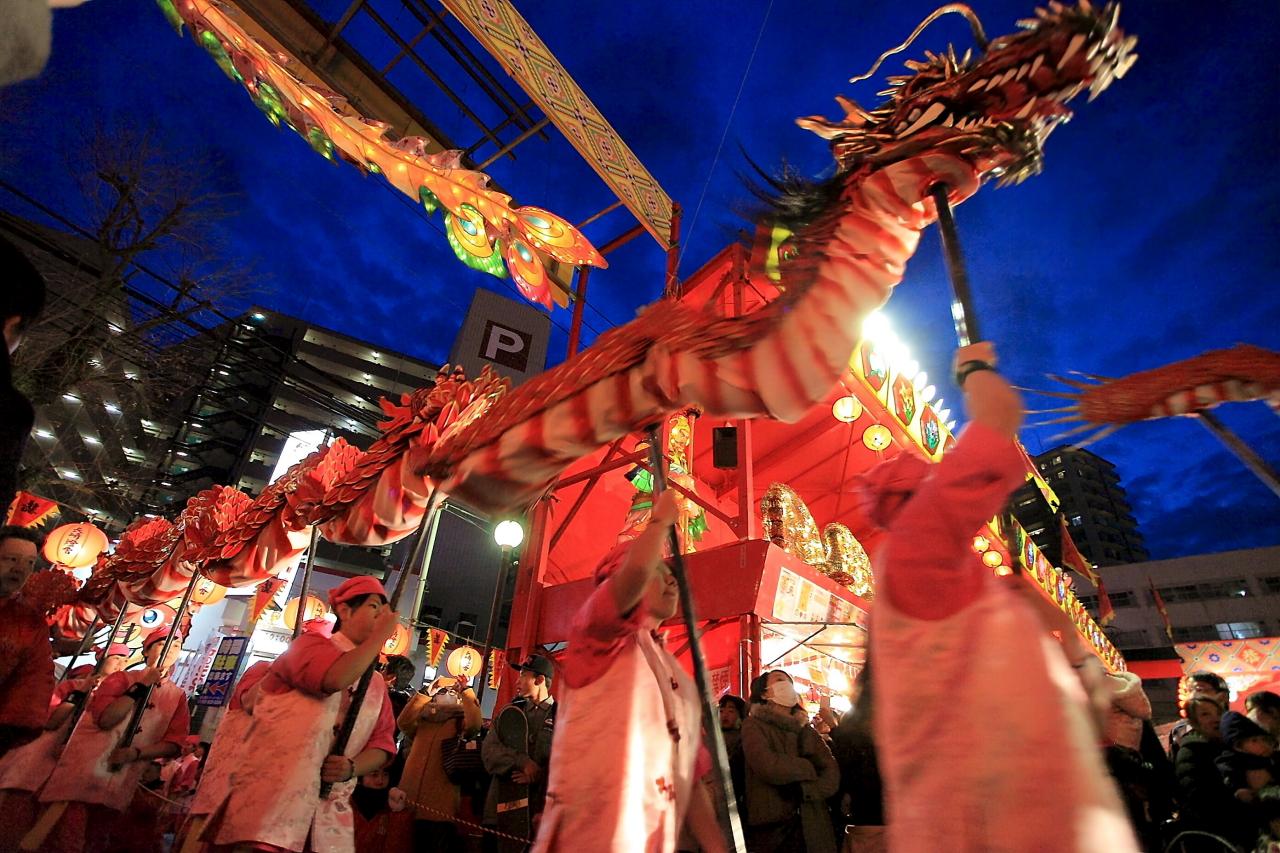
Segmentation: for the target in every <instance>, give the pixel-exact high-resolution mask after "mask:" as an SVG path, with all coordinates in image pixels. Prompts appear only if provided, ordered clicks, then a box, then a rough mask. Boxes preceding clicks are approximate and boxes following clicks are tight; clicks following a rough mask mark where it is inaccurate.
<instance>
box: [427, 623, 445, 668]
mask: <svg viewBox="0 0 1280 853" xmlns="http://www.w3.org/2000/svg"><path fill="white" fill-rule="evenodd" d="M447 645H449V632H448V631H445V630H443V629H441V628H428V629H427V666H429V667H431V668H432V669H435V668H436V667H438V666H440V658H441V657H442V656H443V655H444V649H445V646H447Z"/></svg>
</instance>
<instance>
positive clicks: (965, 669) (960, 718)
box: [871, 579, 1138, 853]
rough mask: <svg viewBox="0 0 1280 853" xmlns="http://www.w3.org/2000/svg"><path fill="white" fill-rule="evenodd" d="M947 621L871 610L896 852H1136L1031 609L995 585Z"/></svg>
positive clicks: (1071, 677)
mask: <svg viewBox="0 0 1280 853" xmlns="http://www.w3.org/2000/svg"><path fill="white" fill-rule="evenodd" d="M983 587H984V588H983V590H982V592H980V593H979V595H978V598H977V599H976V600H975V601H974V602H973V603H972V604H970V605H969V606H967V607H965V608H964V609H962V610H961V611H960V612H958V613H955V614H952V615H951V616H948V617H946V618H944V619H937V620H924V619H915V618H912V617H910V616H908V615H906V614H904V613H902V612H901V611H898V610H896V609H895V608H894V607H893V605H892V604H890V602H889V599H888V597H886V596H881V597H880V598H878V599H876V605H875V607H873V608H872V611H871V619H872V629H871V637H872V642H871V653H872V655H873V656H874V658H875V661H874V669H873V671H874V676H873V677H874V678H875V691H876V703H877V704H876V719H875V733H876V744H877V753H878V755H879V759H880V769H881V773H882V775H883V777H884V791H885V802H886V810H885V818H886V821H887V823H888V837H889V850H890V851H892V853H937V851H940V850H945V851H949V853H961V851H964V853H1098V851H1107V853H1137V851H1138V845H1137V842H1136V840H1135V839H1134V836H1133V831H1132V830H1131V829H1130V827H1129V820H1128V816H1127V814H1126V813H1125V810H1124V807H1123V806H1122V805H1121V802H1120V796H1119V793H1118V792H1117V790H1116V787H1115V783H1114V782H1112V780H1111V776H1110V775H1109V774H1108V773H1107V770H1106V768H1105V767H1104V765H1103V763H1102V751H1101V749H1100V748H1099V747H1098V743H1097V738H1096V736H1095V734H1094V732H1093V728H1092V724H1091V722H1090V718H1089V714H1088V710H1087V707H1086V702H1087V700H1086V696H1085V693H1084V689H1083V687H1082V686H1081V684H1080V679H1079V678H1078V677H1076V674H1075V672H1074V671H1073V670H1072V669H1071V667H1070V666H1069V664H1068V663H1067V659H1066V656H1065V655H1064V654H1063V652H1062V648H1061V646H1060V644H1059V643H1058V642H1057V641H1056V640H1054V639H1053V638H1052V637H1051V636H1049V634H1048V632H1047V631H1046V630H1045V628H1044V627H1043V625H1042V623H1041V621H1040V619H1039V617H1038V615H1037V614H1036V613H1035V611H1034V610H1033V609H1032V606H1031V603H1030V602H1029V601H1027V600H1025V599H1024V598H1023V596H1026V595H1038V594H1039V593H1038V592H1036V591H1035V590H1032V589H1029V588H1028V589H1025V590H1015V589H1010V588H1009V587H1007V586H1006V584H1005V583H1002V582H997V581H995V580H994V579H987V580H986V582H985V583H984V584H983Z"/></svg>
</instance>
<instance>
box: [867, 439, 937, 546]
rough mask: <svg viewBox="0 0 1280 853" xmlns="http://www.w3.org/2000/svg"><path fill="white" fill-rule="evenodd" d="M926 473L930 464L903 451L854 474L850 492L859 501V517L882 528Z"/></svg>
mask: <svg viewBox="0 0 1280 853" xmlns="http://www.w3.org/2000/svg"><path fill="white" fill-rule="evenodd" d="M928 473H929V463H928V462H927V461H926V460H925V459H924V458H923V457H922V456H920V455H918V454H916V453H915V452H914V451H911V450H903V451H902V452H901V453H899V454H898V455H897V456H895V457H893V458H892V459H889V460H888V461H885V462H881V463H880V464H879V465H876V466H875V467H874V468H872V469H871V470H869V471H867V472H866V473H864V474H862V475H861V476H858V477H855V478H854V480H853V488H852V489H851V491H852V492H853V494H854V495H855V496H856V498H857V500H858V503H859V510H860V512H861V513H862V516H863V517H864V518H866V519H867V520H869V521H870V522H871V523H872V524H874V525H875V526H876V527H880V528H885V527H888V526H889V524H890V523H891V522H892V521H893V517H894V516H895V515H897V514H898V510H900V509H902V505H903V504H905V503H906V502H907V501H908V500H909V499H910V498H911V496H912V495H913V494H915V491H916V488H917V487H919V485H920V481H921V480H923V479H924V478H925V476H926V475H927V474H928Z"/></svg>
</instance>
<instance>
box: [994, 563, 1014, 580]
mask: <svg viewBox="0 0 1280 853" xmlns="http://www.w3.org/2000/svg"><path fill="white" fill-rule="evenodd" d="M1011 574H1013V569H1011V568H1009V567H1008V566H1005V565H999V566H996V575H997V576H998V577H1002V578H1003V577H1008V576H1009V575H1011Z"/></svg>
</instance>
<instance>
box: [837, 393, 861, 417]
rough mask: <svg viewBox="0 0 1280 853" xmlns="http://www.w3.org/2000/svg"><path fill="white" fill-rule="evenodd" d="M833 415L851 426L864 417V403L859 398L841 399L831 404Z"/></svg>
mask: <svg viewBox="0 0 1280 853" xmlns="http://www.w3.org/2000/svg"><path fill="white" fill-rule="evenodd" d="M831 415H832V417H834V418H835V419H836V420H838V421H839V422H840V423H842V424H851V423H853V422H854V421H856V420H857V419H858V418H860V417H862V402H861V401H860V400H859V399H858V398H857V397H852V396H844V397H841V398H839V399H838V400H836V401H835V402H834V403H832V404H831Z"/></svg>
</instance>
